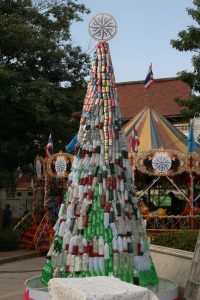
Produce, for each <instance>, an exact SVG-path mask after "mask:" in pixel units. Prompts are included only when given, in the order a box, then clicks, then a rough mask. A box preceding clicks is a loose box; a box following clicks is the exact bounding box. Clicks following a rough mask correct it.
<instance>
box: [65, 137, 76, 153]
mask: <svg viewBox="0 0 200 300" xmlns="http://www.w3.org/2000/svg"><path fill="white" fill-rule="evenodd" d="M77 143H78V140H77V135H75V136H74V137H73V139H72V140H71V141H70V142H69V144H68V145H67V146H65V149H66V151H67V152H70V153H71V152H74V150H75V148H76V145H77Z"/></svg>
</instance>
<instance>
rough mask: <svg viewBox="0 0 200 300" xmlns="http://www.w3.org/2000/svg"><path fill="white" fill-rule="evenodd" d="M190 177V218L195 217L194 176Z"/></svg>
mask: <svg viewBox="0 0 200 300" xmlns="http://www.w3.org/2000/svg"><path fill="white" fill-rule="evenodd" d="M189 176H190V185H189V189H190V195H189V199H190V208H191V209H190V216H193V215H194V204H193V201H194V176H193V174H192V173H190V174H189Z"/></svg>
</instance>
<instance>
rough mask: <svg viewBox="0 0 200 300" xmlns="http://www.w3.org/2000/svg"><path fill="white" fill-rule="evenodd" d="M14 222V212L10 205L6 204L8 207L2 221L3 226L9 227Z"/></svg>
mask: <svg viewBox="0 0 200 300" xmlns="http://www.w3.org/2000/svg"><path fill="white" fill-rule="evenodd" d="M11 222H12V212H11V209H10V205H9V204H6V207H5V208H4V210H3V223H2V227H3V228H6V227H9V226H10V225H11Z"/></svg>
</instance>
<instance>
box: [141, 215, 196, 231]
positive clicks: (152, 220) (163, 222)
mask: <svg viewBox="0 0 200 300" xmlns="http://www.w3.org/2000/svg"><path fill="white" fill-rule="evenodd" d="M146 228H147V230H148V229H158V230H166V229H183V228H191V229H200V216H154V217H147V218H146Z"/></svg>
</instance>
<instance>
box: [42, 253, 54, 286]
mask: <svg viewBox="0 0 200 300" xmlns="http://www.w3.org/2000/svg"><path fill="white" fill-rule="evenodd" d="M52 275H53V268H52V265H51V257H49V256H48V257H47V261H46V263H45V265H44V267H43V269H42V276H41V282H42V283H43V284H44V285H47V284H48V282H49V280H50V279H51V278H52Z"/></svg>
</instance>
